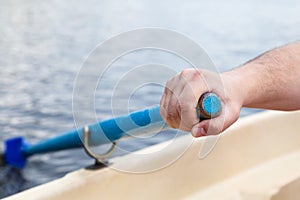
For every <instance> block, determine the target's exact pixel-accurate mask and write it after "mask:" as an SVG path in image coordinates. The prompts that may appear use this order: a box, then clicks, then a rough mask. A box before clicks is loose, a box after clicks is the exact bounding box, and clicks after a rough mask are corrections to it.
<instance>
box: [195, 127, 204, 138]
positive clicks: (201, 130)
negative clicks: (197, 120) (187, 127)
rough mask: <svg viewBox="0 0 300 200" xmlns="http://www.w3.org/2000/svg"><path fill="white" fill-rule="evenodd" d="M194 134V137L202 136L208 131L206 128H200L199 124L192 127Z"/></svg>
mask: <svg viewBox="0 0 300 200" xmlns="http://www.w3.org/2000/svg"><path fill="white" fill-rule="evenodd" d="M192 135H193V136H194V137H200V136H206V132H205V130H204V128H202V127H201V128H199V127H197V126H195V127H193V129H192Z"/></svg>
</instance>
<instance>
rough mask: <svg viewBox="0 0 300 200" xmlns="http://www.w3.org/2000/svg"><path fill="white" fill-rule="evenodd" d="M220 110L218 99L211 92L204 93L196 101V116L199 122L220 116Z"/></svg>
mask: <svg viewBox="0 0 300 200" xmlns="http://www.w3.org/2000/svg"><path fill="white" fill-rule="evenodd" d="M221 109H222V105H221V100H220V98H219V97H218V96H217V95H216V94H214V93H211V92H208V93H204V94H203V95H202V96H201V97H200V98H199V101H198V106H197V115H198V118H199V119H200V121H201V120H205V119H211V118H215V117H217V116H219V115H220V113H221Z"/></svg>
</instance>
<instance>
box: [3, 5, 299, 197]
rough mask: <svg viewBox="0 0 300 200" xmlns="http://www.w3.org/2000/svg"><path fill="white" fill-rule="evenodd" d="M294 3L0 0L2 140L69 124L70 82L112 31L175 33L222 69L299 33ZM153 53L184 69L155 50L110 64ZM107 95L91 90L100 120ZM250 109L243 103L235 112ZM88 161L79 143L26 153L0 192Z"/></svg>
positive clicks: (144, 93) (143, 98)
mask: <svg viewBox="0 0 300 200" xmlns="http://www.w3.org/2000/svg"><path fill="white" fill-rule="evenodd" d="M299 10H300V2H299V1H296V0H290V1H283V0H279V1H276V2H274V1H268V0H265V1H259V0H254V1H250V0H249V1H238V0H229V1H198V0H193V1H189V2H188V3H182V2H181V1H171V0H166V1H158V0H154V1H138V0H129V1H126V2H124V3H117V2H114V1H108V0H104V1H101V2H99V1H96V0H86V1H81V0H74V1H58V0H51V1H44V2H37V1H33V0H28V1H26V2H25V1H24V2H22V1H18V2H17V1H8V0H2V1H1V5H0V69H1V71H0V111H1V112H0V127H1V135H0V141H3V140H4V139H7V138H10V137H13V136H19V135H21V136H25V137H26V138H27V140H28V141H29V142H32V143H33V142H36V141H39V140H41V139H44V138H47V137H50V136H54V135H55V134H58V133H61V132H64V131H66V130H69V129H73V128H74V127H75V125H74V121H73V117H72V86H73V82H74V79H75V77H76V73H77V72H78V70H79V69H80V66H81V63H82V62H83V60H84V59H85V58H86V57H87V55H88V54H89V52H90V51H91V50H92V49H93V48H94V47H95V46H96V45H97V44H98V43H99V42H101V41H103V40H105V39H107V38H108V37H111V36H112V35H115V34H117V33H120V32H122V31H127V30H130V29H134V28H139V27H149V26H150V27H151V26H152V27H153V26H155V27H162V28H169V29H172V30H176V31H179V32H181V33H184V34H186V35H187V36H189V37H191V38H193V39H194V40H195V41H197V42H199V43H200V44H201V45H202V46H203V47H204V48H205V49H206V50H207V52H208V54H209V55H210V56H211V57H212V59H213V61H214V62H215V64H216V65H217V66H218V69H219V70H220V71H224V70H228V69H230V68H232V67H234V66H237V65H239V64H241V63H243V62H245V61H246V60H248V59H250V58H252V57H254V56H256V55H257V54H259V53H262V52H263V51H265V50H267V49H270V48H272V47H274V46H278V45H281V44H284V43H287V42H291V41H294V40H298V39H299V38H300V37H299V36H300V26H299V25H300V17H299V14H298V13H299ZM107 53H108V54H109V53H110V52H107ZM154 60H155V61H156V62H157V63H160V62H162V61H166V62H167V64H168V65H171V66H174V67H177V68H176V70H178V71H179V70H180V69H183V68H185V67H187V65H186V64H185V63H184V62H182V61H180V60H178V59H176V58H174V57H168V56H166V55H164V54H155V53H153V52H144V53H141V54H138V53H137V54H135V55H132V56H128V57H125V58H124V59H122V60H120V61H119V62H118V63H116V64H115V66H117V65H119V66H123V67H124V66H125V67H126V66H128V67H129V66H136V65H138V64H144V63H145V62H146V61H147V62H151V61H152V63H153V62H154ZM119 69H120V68H119ZM125 70H126V69H125ZM114 73H115V74H116V73H118V70H116V71H114V72H112V73H111V74H112V75H111V78H112V79H113V77H114V76H113V74H114ZM119 73H121V72H119ZM108 79H109V77H108ZM161 90H162V87H156V88H155V89H153V91H152V90H150V89H149V88H148V89H147V88H144V89H140V90H138V91H137V92H136V93H135V94H134V95H133V98H134V99H131V100H130V102H129V104H130V105H131V108H132V109H133V108H141V107H144V106H149V105H153V104H156V103H158V101H159V99H160V94H161V92H160V91H161ZM107 95H108V94H107V93H105V92H101V93H100V91H99V93H96V97H97V98H98V100H99V102H101V103H99V104H98V106H97V107H96V109H97V116H98V118H100V119H103V118H106V117H109V116H110V111H109V109H107V106H105V105H106V103H107V101H109V100H108V99H107ZM83 111H84V110H83ZM253 112H255V111H254V110H249V109H246V110H244V111H243V113H242V115H247V114H250V113H253ZM86 119H87V120H89V119H88V117H87V118H86ZM169 134H170V133H169ZM167 138H168V134H162V137H161V138H160V139H157V140H155V141H153V140H150V141H146V140H143V141H141V140H132V141H126V142H124V141H123V142H122V143H121V145H123V146H124V148H126V149H130V150H136V149H139V148H143V147H145V146H148V145H151V144H154V143H157V142H160V141H161V140H164V139H167ZM1 145H2V144H1ZM92 162H93V161H91V160H90V159H89V158H87V156H85V154H84V152H83V151H82V150H72V151H64V152H58V153H53V154H50V155H42V156H36V157H32V158H31V159H30V162H28V165H27V167H26V168H25V169H24V170H22V171H17V170H14V169H11V168H2V169H1V171H0V197H3V196H6V195H8V194H13V193H16V192H18V191H20V190H23V189H25V188H28V187H32V186H34V185H37V184H41V183H44V182H47V181H50V180H53V179H56V178H58V177H61V176H63V175H64V174H66V173H67V172H70V171H73V170H75V169H78V168H81V167H84V166H87V165H89V164H91V163H92Z"/></svg>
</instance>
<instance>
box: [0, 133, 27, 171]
mask: <svg viewBox="0 0 300 200" xmlns="http://www.w3.org/2000/svg"><path fill="white" fill-rule="evenodd" d="M26 146H27V144H26V143H25V140H24V138H23V137H16V138H11V139H8V140H6V141H5V154H4V158H5V162H6V164H8V165H11V166H14V167H17V168H19V169H21V168H23V167H24V166H25V164H26V157H25V155H24V154H23V152H22V149H24V148H26Z"/></svg>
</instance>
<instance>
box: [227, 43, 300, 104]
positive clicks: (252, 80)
mask: <svg viewBox="0 0 300 200" xmlns="http://www.w3.org/2000/svg"><path fill="white" fill-rule="evenodd" d="M224 76H228V77H231V79H232V80H233V81H235V84H234V85H235V87H236V90H237V91H239V93H240V95H241V96H242V103H243V106H245V107H255V108H266V109H275V110H297V109H300V42H297V43H293V44H289V45H286V46H283V47H280V48H277V49H274V50H271V51H269V52H266V53H265V54H263V55H261V56H259V57H257V58H255V59H253V60H251V61H249V62H248V63H246V64H244V65H243V66H241V67H239V68H236V69H234V70H232V71H229V72H226V73H224Z"/></svg>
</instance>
